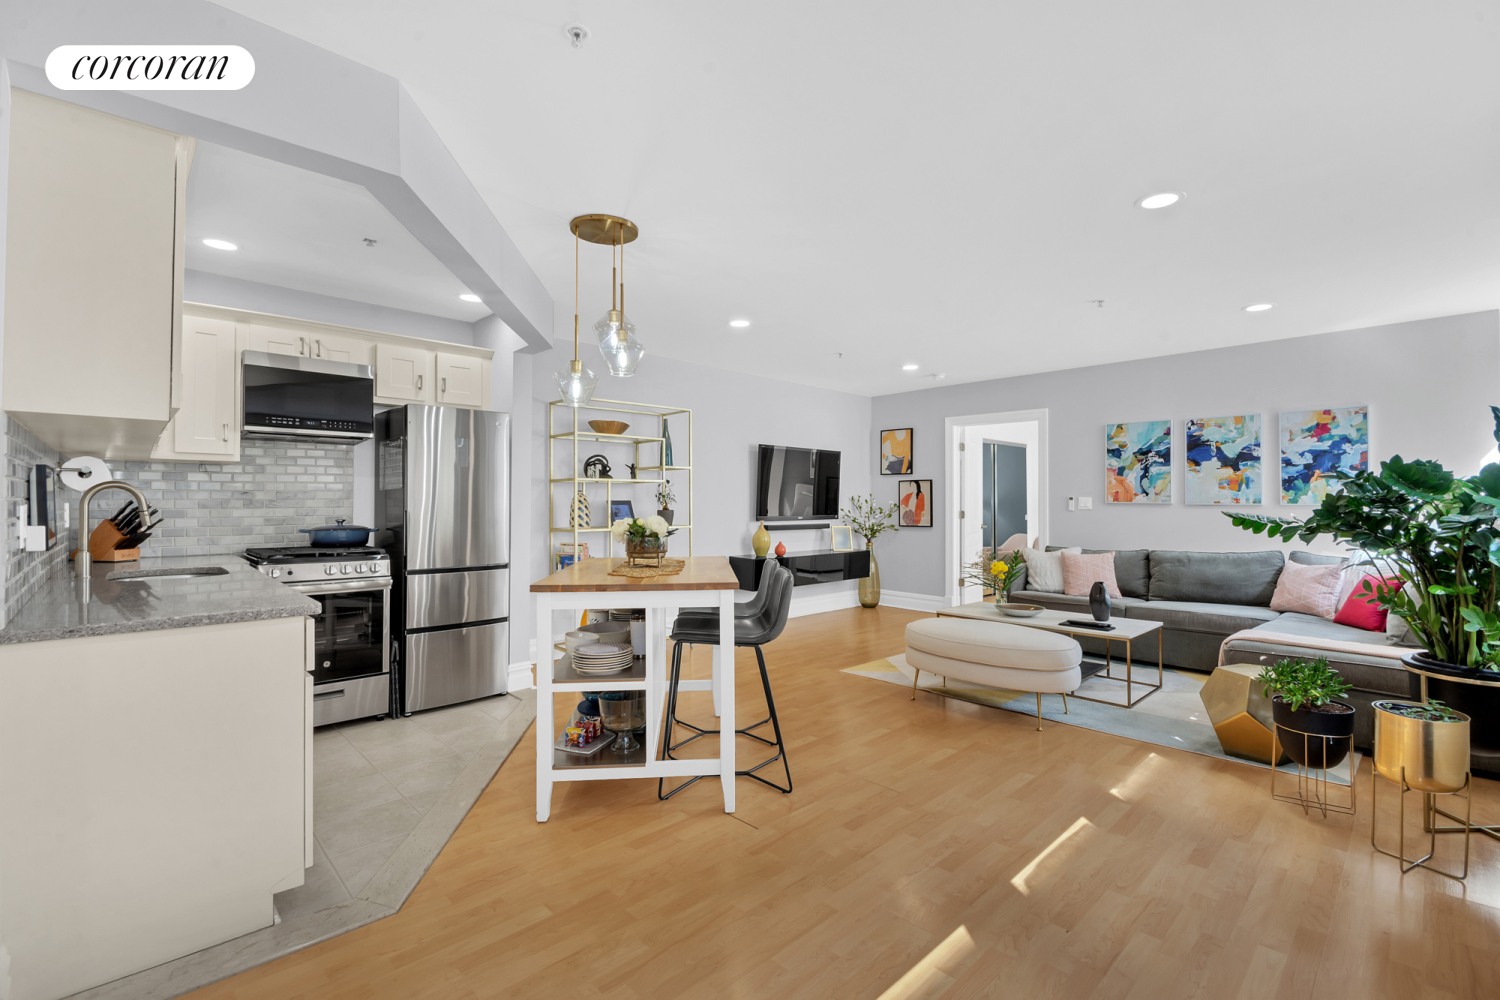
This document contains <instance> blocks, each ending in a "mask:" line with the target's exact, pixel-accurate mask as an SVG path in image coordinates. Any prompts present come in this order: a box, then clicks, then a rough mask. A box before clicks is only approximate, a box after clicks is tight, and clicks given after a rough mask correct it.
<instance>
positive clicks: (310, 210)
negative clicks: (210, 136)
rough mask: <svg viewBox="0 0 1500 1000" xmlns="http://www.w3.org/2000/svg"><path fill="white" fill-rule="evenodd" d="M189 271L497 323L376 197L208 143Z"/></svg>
mask: <svg viewBox="0 0 1500 1000" xmlns="http://www.w3.org/2000/svg"><path fill="white" fill-rule="evenodd" d="M366 238H369V239H373V240H374V241H375V245H374V246H373V247H372V246H368V245H366V244H365V242H364V240H365V239H366ZM205 239H221V240H227V241H229V242H231V243H234V244H236V245H237V246H238V247H239V249H238V250H232V251H226V250H215V249H211V248H210V247H207V246H205V245H204V244H203V240H205ZM187 266H188V267H189V268H192V269H194V270H198V271H206V272H208V273H210V274H220V275H225V276H227V277H231V278H243V279H245V280H248V281H259V282H263V283H265V284H268V285H280V286H282V287H284V288H295V289H298V290H300V291H304V292H317V293H319V294H322V295H333V296H336V297H338V298H344V299H354V300H356V301H359V302H370V303H374V304H375V305H381V306H389V307H392V308H395V309H406V310H409V311H411V312H418V313H426V314H428V315H431V316H442V317H445V318H447V319H457V320H463V321H464V322H467V323H472V322H474V321H475V320H477V319H481V318H483V317H484V316H487V315H489V309H487V308H486V307H485V306H484V305H483V304H475V303H468V302H462V301H460V300H459V298H458V297H459V295H461V294H463V293H464V292H466V291H467V289H466V288H465V287H464V285H463V283H462V282H461V281H459V280H458V279H457V278H456V277H454V276H453V274H452V273H451V272H450V271H449V270H448V269H447V268H446V267H444V266H443V265H442V263H441V262H439V261H438V259H437V258H436V257H434V256H433V255H432V252H431V251H429V250H428V249H427V248H426V247H425V246H423V245H422V244H421V243H419V242H418V241H417V239H416V237H414V236H412V235H411V233H409V232H407V230H406V227H405V226H403V225H401V223H400V222H398V221H396V218H395V217H394V216H393V215H391V213H390V212H389V211H388V210H387V209H386V207H385V206H384V205H382V204H381V203H380V202H379V201H377V200H376V198H375V196H374V195H372V194H371V193H370V192H369V191H368V190H367V189H366V188H364V187H361V186H360V185H358V184H353V183H350V182H349V181H344V180H340V179H338V178H335V177H328V176H326V175H323V174H318V173H314V172H312V171H311V170H303V169H301V168H300V167H294V166H289V165H288V164H285V163H278V162H276V161H274V160H268V159H265V158H263V157H260V156H255V155H254V154H251V153H244V152H240V151H238V150H234V149H229V148H227V147H224V146H217V145H214V144H213V143H208V142H200V143H198V151H197V154H196V155H195V156H194V157H193V168H192V172H191V173H190V174H189V175H188V207H187Z"/></svg>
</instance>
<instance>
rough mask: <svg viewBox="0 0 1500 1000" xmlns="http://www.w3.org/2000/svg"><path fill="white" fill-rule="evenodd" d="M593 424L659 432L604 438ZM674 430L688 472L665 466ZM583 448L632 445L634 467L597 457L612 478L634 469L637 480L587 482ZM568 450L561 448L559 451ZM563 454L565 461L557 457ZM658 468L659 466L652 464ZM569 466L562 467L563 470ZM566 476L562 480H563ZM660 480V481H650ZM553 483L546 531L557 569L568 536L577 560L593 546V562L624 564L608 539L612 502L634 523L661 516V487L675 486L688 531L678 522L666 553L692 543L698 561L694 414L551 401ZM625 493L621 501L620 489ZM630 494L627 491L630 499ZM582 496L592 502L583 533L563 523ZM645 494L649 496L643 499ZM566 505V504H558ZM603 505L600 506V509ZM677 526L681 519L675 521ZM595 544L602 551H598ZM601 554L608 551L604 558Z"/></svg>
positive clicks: (607, 402) (675, 448) (609, 402)
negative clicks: (630, 511)
mask: <svg viewBox="0 0 1500 1000" xmlns="http://www.w3.org/2000/svg"><path fill="white" fill-rule="evenodd" d="M673 417H681V418H682V420H680V421H677V420H673V421H672V422H671V424H667V421H668V420H669V418H673ZM590 420H624V421H625V422H627V423H629V424H630V428H629V429H630V430H635V429H636V428H637V427H643V429H645V430H649V431H655V433H654V434H600V433H599V432H597V431H595V430H594V429H593V428H591V427H589V426H588V422H589V421H590ZM667 426H669V427H670V429H671V431H672V457H673V458H674V459H680V458H681V457H682V456H683V455H686V456H687V464H686V465H676V464H674V465H663V464H662V458H663V452H664V451H665V450H666V449H665V444H666V436H665V432H664V430H663V428H664V427H667ZM684 431H686V434H685V435H684V433H683V432H684ZM581 442H592V443H594V444H597V445H604V446H624V445H630V446H631V449H632V452H631V458H632V459H633V462H631V463H626V462H624V461H621V462H618V463H617V462H616V461H615V458H616V456H615V455H614V454H610V453H609V452H608V451H606V450H604V449H602V448H601V449H597V452H598V454H602V455H604V457H605V458H607V459H609V464H610V468H611V470H612V471H614V470H618V471H620V472H625V471H627V470H626V468H625V466H626V465H627V464H633V465H634V466H635V476H634V477H632V478H629V479H620V478H615V479H588V478H585V477H584V475H583V463H584V461H585V460H586V459H587V457H588V453H587V452H584V451H580V450H579V444H580V443H581ZM560 444H561V445H562V446H563V447H562V448H559V447H558V446H559V445H560ZM570 444H571V446H572V449H571V454H569V453H568V451H569V449H568V445H570ZM559 452H561V454H559ZM651 461H655V463H656V464H655V465H650V464H647V463H649V462H651ZM560 462H561V463H564V464H563V465H562V467H561V468H560V467H559V463H560ZM564 471H565V472H566V473H567V475H559V473H561V472H564ZM647 473H656V475H654V476H652V475H646V474H647ZM547 475H548V477H549V483H550V485H549V486H548V489H547V525H548V527H549V528H550V529H551V530H550V531H549V533H548V534H549V548H550V549H551V552H550V553H549V558H550V559H551V560H552V565H553V566H554V567H555V566H556V565H557V556H558V552H557V543H558V542H561V541H566V540H567V539H568V537H569V536H571V539H572V541H573V545H574V551H575V552H576V551H577V550H578V549H577V545H578V543H579V542H588V543H589V555H590V556H594V557H600V556H606V557H613V556H616V555H619V556H623V555H624V554H625V553H624V552H623V551H621V552H618V553H616V552H615V551H614V539H613V538H611V537H610V534H609V522H610V516H609V505H610V501H612V500H629V501H630V502H631V504H632V506H633V507H634V508H635V516H636V517H646V516H647V515H650V514H655V513H656V510H657V507H656V487H657V486H659V485H661V483H662V481H663V480H667V479H670V480H671V481H672V491H673V492H674V493H676V494H677V500H676V502H675V505H674V506H673V508H672V509H673V510H674V511H676V513H677V516H678V517H680V516H681V515H683V514H684V513H686V515H687V521H686V522H685V523H682V522H679V523H676V524H673V525H672V527H674V528H676V529H678V533H677V534H676V535H673V536H672V537H671V538H670V539H668V549H669V551H672V550H673V549H674V545H673V543H679V544H680V541H681V539H683V538H684V537H686V539H687V554H688V555H690V556H691V555H692V554H693V411H692V410H686V409H682V408H681V407H675V406H655V405H652V404H650V403H628V402H624V401H622V400H618V399H599V398H597V397H596V398H595V399H594V400H593V401H591V402H590V403H589V405H588V406H578V407H573V406H569V405H568V404H567V403H564V402H562V401H561V400H553V401H552V402H551V403H549V404H548V405H547ZM642 485H645V486H648V487H650V488H649V490H647V491H641V490H639V489H638V487H640V486H642ZM617 487H620V488H622V489H621V491H620V492H619V493H617V492H616V488H617ZM624 488H629V489H628V491H627V490H626V489H624ZM580 489H582V490H583V491H584V496H585V497H587V498H588V501H589V518H590V523H589V524H588V525H586V526H583V525H564V524H559V523H558V522H559V518H560V519H561V520H563V521H566V520H568V519H569V515H570V513H571V511H572V506H573V497H574V496H575V495H576V494H577V492H578V491H579V490H580ZM643 492H644V495H642V493H643ZM559 498H561V501H562V502H561V504H559V502H558V501H559ZM601 501H602V505H601ZM674 520H675V518H674ZM596 543H597V544H596ZM601 549H602V551H601ZM675 552H676V554H678V555H681V554H682V550H681V549H680V548H676V549H675Z"/></svg>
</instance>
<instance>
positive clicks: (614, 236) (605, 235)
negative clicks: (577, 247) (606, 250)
mask: <svg viewBox="0 0 1500 1000" xmlns="http://www.w3.org/2000/svg"><path fill="white" fill-rule="evenodd" d="M568 228H569V229H570V230H572V231H573V235H574V236H577V237H578V238H579V239H581V240H583V241H585V242H587V243H598V244H601V245H603V246H607V247H612V246H619V245H620V244H622V243H634V242H635V238H636V237H637V236H639V235H641V231H640V230H639V229H638V228H636V224H635V223H634V222H631V221H630V220H629V219H622V218H620V217H619V216H618V215H603V214H594V215H580V216H578V217H577V218H576V219H574V220H573V221H572V222H570V223H568Z"/></svg>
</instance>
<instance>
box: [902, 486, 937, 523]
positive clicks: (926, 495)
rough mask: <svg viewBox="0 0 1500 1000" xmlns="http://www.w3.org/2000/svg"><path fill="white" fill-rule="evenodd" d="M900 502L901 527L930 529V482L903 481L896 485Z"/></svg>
mask: <svg viewBox="0 0 1500 1000" xmlns="http://www.w3.org/2000/svg"><path fill="white" fill-rule="evenodd" d="M896 496H897V497H899V498H900V501H901V527H903V528H930V527H932V480H931V479H903V480H901V481H900V482H898V483H897V484H896Z"/></svg>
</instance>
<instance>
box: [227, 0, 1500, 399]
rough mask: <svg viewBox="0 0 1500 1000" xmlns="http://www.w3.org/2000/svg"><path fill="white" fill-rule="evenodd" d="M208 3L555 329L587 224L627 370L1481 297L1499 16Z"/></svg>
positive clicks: (1280, 330)
mask: <svg viewBox="0 0 1500 1000" xmlns="http://www.w3.org/2000/svg"><path fill="white" fill-rule="evenodd" d="M224 5H225V6H227V7H229V8H232V9H233V10H235V11H238V12H240V13H242V14H245V15H247V16H249V17H252V18H254V19H257V20H260V21H263V22H265V23H267V24H270V25H273V26H275V27H277V28H280V29H282V30H285V31H287V32H290V33H292V34H294V35H297V36H300V37H302V38H304V39H307V40H309V41H311V42H314V43H316V44H318V45H321V46H323V47H326V48H328V49H331V50H333V51H335V52H338V53H340V54H342V55H345V56H347V57H349V58H351V59H354V60H356V61H358V62H361V63H364V64H366V65H369V66H371V67H373V68H375V69H378V70H380V71H383V72H385V73H389V74H392V75H393V76H395V77H397V78H399V79H400V80H401V82H402V83H403V84H404V85H405V86H406V87H407V88H408V89H409V91H410V92H411V94H412V95H413V98H414V100H415V101H416V103H417V104H418V105H419V106H420V107H421V109H422V111H423V113H424V114H425V115H426V116H427V117H428V119H429V120H430V121H431V122H432V124H433V126H434V127H435V128H436V130H437V132H438V133H439V134H440V135H441V136H442V137H443V140H444V142H445V144H446V145H447V146H448V148H449V149H450V150H451V151H452V152H453V155H454V156H455V157H456V158H457V160H458V162H459V164H460V165H461V166H462V168H463V170H464V171H465V172H466V173H467V175H468V176H469V177H470V178H471V179H472V180H473V182H474V184H475V186H476V187H477V188H478V190H479V191H480V193H481V194H482V195H483V197H484V198H485V200H486V201H487V203H488V204H489V205H490V206H491V208H492V209H493V210H494V212H495V214H496V216H497V217H498V218H499V220H500V222H501V223H502V224H503V226H504V227H505V229H506V231H507V232H508V233H509V234H510V235H511V236H512V238H513V239H514V240H515V242H516V243H517V245H518V246H519V248H520V250H521V251H522V253H523V254H524V255H525V257H526V259H527V260H528V261H529V262H530V264H531V265H532V266H533V267H534V268H535V269H536V271H537V273H538V275H539V276H540V277H541V279H542V281H543V283H544V284H545V285H546V287H547V289H548V290H549V291H550V293H551V295H552V298H553V299H554V301H555V302H556V303H557V309H556V311H555V323H554V334H555V335H556V336H560V337H561V336H569V337H570V336H571V313H572V308H571V306H572V284H573V246H572V239H571V237H570V236H569V234H568V232H567V228H566V222H567V220H568V219H569V218H570V217H571V216H573V215H575V214H579V213H582V212H601V211H602V212H613V213H618V214H623V215H627V216H629V217H630V218H632V219H634V220H635V221H636V222H637V223H639V224H640V226H641V230H642V238H641V240H640V241H639V242H638V243H636V244H634V245H633V247H632V249H631V251H630V256H629V257H628V258H627V273H626V280H627V282H628V284H629V300H628V305H629V307H630V313H631V315H632V318H633V319H634V320H635V321H636V322H637V323H638V324H639V325H640V336H641V338H642V340H643V341H644V342H645V343H646V345H647V348H648V350H649V351H650V352H651V353H652V354H660V355H667V356H671V357H677V358H682V359H684V360H690V361H697V362H702V363H706V364H710V365H716V366H719V367H726V368H735V369H739V370H745V371H752V372H759V373H763V374H766V375H773V376H777V377H781V378H789V379H793V380H796V381H802V382H808V383H812V384H817V385H823V386H828V387H833V388H839V389H846V390H850V391H855V392H863V393H872V394H873V393H884V392H893V391H900V390H903V389H911V388H919V387H922V386H925V385H930V384H932V382H931V380H929V379H927V378H925V377H924V376H925V375H926V374H927V373H930V372H938V371H941V372H946V373H948V381H947V383H945V384H952V383H953V382H960V381H973V380H976V379H983V378H993V377H998V376H1005V375H1015V374H1022V373H1027V372H1035V371H1043V370H1052V369H1061V368H1069V367H1075V366H1078V365H1084V364H1096V363H1101V362H1110V361H1119V360H1125V359H1130V358H1139V357H1148V356H1153V355H1160V354H1168V353H1175V352H1180V351H1188V350H1198V349H1203V348H1211V347H1218V346H1224V345H1230V344H1238V343H1250V342H1256V341H1265V340H1273V339H1279V338H1285V337H1293V336H1302V335H1305V334H1310V333H1318V332H1322V331H1327V330H1337V329H1349V328H1355V327H1361V326H1368V325H1375V324H1381V323H1388V322H1397V321H1404V320H1411V319H1420V318H1424V317H1431V316H1440V315H1450V314H1455V313H1463V312H1470V311H1476V310H1481V309H1491V308H1495V307H1496V306H1497V305H1500V182H1497V180H1496V178H1497V177H1500V87H1497V86H1496V83H1495V67H1496V66H1497V65H1500V39H1497V27H1500V9H1497V7H1496V5H1495V3H1494V2H1493V0H1482V2H1476V0H1455V2H1452V3H1443V4H1413V3H1410V2H1409V0H1374V2H1353V0H1330V2H1327V3H1318V4H1308V3H1305V2H1300V0H1266V2H1262V3H1256V4H1239V5H1233V4H1201V3H1188V2H1157V3H1146V4H1120V3H1112V2H1107V0H1093V2H1086V3H1081V4H1003V5H1002V4H994V3H987V2H979V0H971V2H961V3H951V4H945V5H932V4H895V5H889V4H888V5H871V4H865V3H855V2H840V3H823V4H806V3H796V4H793V3H786V2H774V0H773V2H768V3H761V4H749V5H746V4H691V5H684V4H681V3H667V2H661V0H656V2H645V0H643V2H640V3H632V4H617V3H608V4H606V3H600V2H597V0H583V2H582V3H579V4H575V5H574V6H572V7H568V8H566V9H564V8H562V7H559V6H558V5H556V4H554V3H550V2H543V0H515V2H489V0H487V2H483V3H481V2H477V0H473V2H455V3H449V4H442V5H432V4H410V3H404V2H397V0H377V2H373V3H372V2H369V0H358V2H356V0H324V2H321V3H317V4H308V3H305V2H302V0H224ZM570 21H579V22H582V23H583V24H585V25H587V26H588V28H589V29H590V32H591V36H590V38H589V39H588V41H587V42H586V43H585V44H584V45H583V46H582V47H581V48H578V49H574V48H572V47H571V46H570V45H569V44H568V40H567V39H566V38H565V37H564V33H563V27H564V25H565V24H566V23H568V22H570ZM1157 191H1180V192H1185V195H1186V196H1185V197H1184V198H1183V200H1182V201H1181V202H1180V203H1179V204H1177V205H1175V206H1173V207H1171V208H1167V209H1162V210H1158V211H1153V212H1147V211H1142V210H1141V209H1139V208H1137V207H1135V202H1136V201H1137V199H1139V198H1141V197H1142V196H1143V195H1147V194H1151V193H1153V192H1157ZM593 249H595V251H596V252H595V253H594V254H593V255H592V257H590V256H586V257H585V283H586V284H585V300H584V301H585V305H584V308H583V315H584V320H583V321H584V325H585V328H587V326H588V325H590V324H591V323H592V321H593V320H594V319H595V318H596V317H597V315H598V314H599V313H600V312H602V311H603V310H604V309H605V308H607V305H608V299H607V287H608V281H607V274H608V271H607V268H608V254H607V253H606V252H604V251H602V250H597V248H593ZM585 253H586V255H587V254H588V250H586V251H585ZM1095 300H1103V302H1104V306H1103V307H1102V308H1100V307H1097V306H1096V305H1095V304H1094V301H1095ZM1254 302H1273V303H1275V306H1276V308H1275V309H1273V310H1271V311H1268V312H1263V313H1257V314H1251V313H1246V312H1244V311H1243V307H1244V306H1245V305H1247V304H1250V303H1254ZM737 316H744V317H748V318H750V319H751V320H752V321H753V325H752V326H751V327H750V329H748V330H746V331H742V332H731V330H730V329H729V327H728V326H727V322H728V320H729V319H730V318H732V317H737ZM840 353H842V355H843V356H842V358H839V357H837V355H839V354H840ZM650 356H651V355H650V354H648V355H647V363H649V358H650ZM1272 361H1273V355H1272V354H1269V353H1268V362H1272ZM906 363H916V364H918V365H919V366H920V367H919V369H918V370H917V371H915V372H910V373H906V372H902V371H901V370H900V369H901V366H902V365H903V364H906ZM1294 363H1295V359H1294V358H1274V363H1273V367H1274V365H1275V364H1294ZM1142 388H1144V387H1142ZM1122 391H1126V387H1122Z"/></svg>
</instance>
